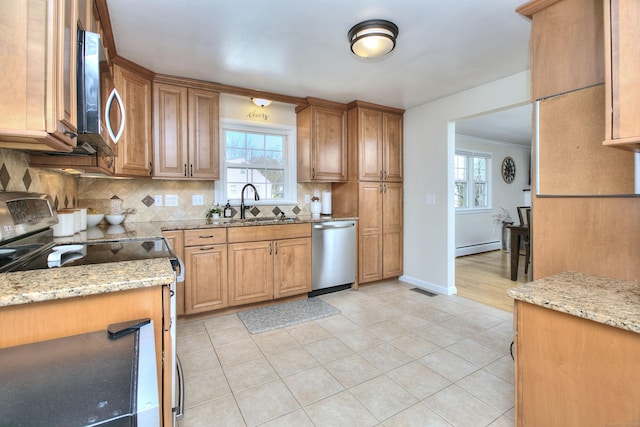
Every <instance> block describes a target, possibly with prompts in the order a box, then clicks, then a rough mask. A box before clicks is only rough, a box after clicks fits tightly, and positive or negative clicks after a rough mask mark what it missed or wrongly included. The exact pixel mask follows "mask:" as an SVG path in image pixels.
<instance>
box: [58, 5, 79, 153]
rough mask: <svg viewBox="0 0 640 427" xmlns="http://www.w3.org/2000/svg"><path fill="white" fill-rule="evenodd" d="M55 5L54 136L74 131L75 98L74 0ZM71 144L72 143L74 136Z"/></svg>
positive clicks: (75, 129)
mask: <svg viewBox="0 0 640 427" xmlns="http://www.w3.org/2000/svg"><path fill="white" fill-rule="evenodd" d="M55 4H56V5H57V7H58V26H59V27H58V28H59V30H58V44H57V46H58V50H57V58H56V64H57V76H59V77H58V78H57V79H56V96H55V99H56V117H57V122H58V125H57V126H56V132H55V134H56V136H57V137H58V138H60V139H62V140H65V139H68V138H69V136H68V135H69V132H73V133H76V132H77V124H78V110H77V105H78V99H77V97H76V93H77V90H76V57H77V54H78V52H77V50H78V48H77V44H78V25H77V4H76V0H60V1H57V2H55ZM71 145H73V146H75V145H76V140H75V138H74V140H73V142H72V143H71Z"/></svg>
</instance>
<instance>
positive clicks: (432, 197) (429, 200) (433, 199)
mask: <svg viewBox="0 0 640 427" xmlns="http://www.w3.org/2000/svg"><path fill="white" fill-rule="evenodd" d="M427 204H428V205H435V204H436V195H435V194H427Z"/></svg>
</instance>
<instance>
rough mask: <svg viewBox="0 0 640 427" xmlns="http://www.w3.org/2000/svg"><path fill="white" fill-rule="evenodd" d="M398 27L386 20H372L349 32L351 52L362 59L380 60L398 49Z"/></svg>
mask: <svg viewBox="0 0 640 427" xmlns="http://www.w3.org/2000/svg"><path fill="white" fill-rule="evenodd" d="M396 37H398V26H397V25H396V24H394V23H393V22H389V21H385V20H384V19H370V20H368V21H364V22H361V23H359V24H356V25H354V26H353V27H352V28H351V29H350V30H349V42H350V43H351V52H353V53H355V54H356V55H358V56H360V57H362V58H378V57H380V56H384V55H386V54H387V53H389V52H391V51H392V50H393V49H394V48H395V47H396Z"/></svg>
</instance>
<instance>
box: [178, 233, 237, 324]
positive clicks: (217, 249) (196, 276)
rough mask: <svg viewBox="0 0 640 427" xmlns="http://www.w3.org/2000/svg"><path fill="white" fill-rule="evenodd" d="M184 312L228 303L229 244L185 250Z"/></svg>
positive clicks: (221, 306) (224, 305) (222, 305)
mask: <svg viewBox="0 0 640 427" xmlns="http://www.w3.org/2000/svg"><path fill="white" fill-rule="evenodd" d="M184 261H185V269H186V274H185V282H186V283H188V284H189V286H186V293H185V312H186V313H187V314H193V313H200V312H203V311H210V310H216V309H218V308H224V307H227V305H228V298H227V245H213V246H196V247H188V248H185V250H184Z"/></svg>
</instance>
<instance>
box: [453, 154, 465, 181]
mask: <svg viewBox="0 0 640 427" xmlns="http://www.w3.org/2000/svg"><path fill="white" fill-rule="evenodd" d="M453 172H454V179H455V180H456V181H466V179H467V157H466V156H461V155H459V154H456V157H455V164H454V168H453Z"/></svg>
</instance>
